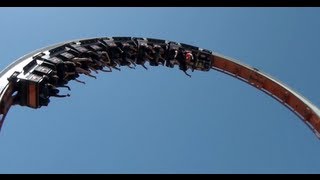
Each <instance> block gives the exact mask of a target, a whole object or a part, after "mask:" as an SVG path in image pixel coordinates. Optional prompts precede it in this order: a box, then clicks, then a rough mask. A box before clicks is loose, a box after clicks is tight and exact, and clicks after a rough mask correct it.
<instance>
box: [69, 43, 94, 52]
mask: <svg viewBox="0 0 320 180" xmlns="http://www.w3.org/2000/svg"><path fill="white" fill-rule="evenodd" d="M68 47H70V48H71V49H73V50H76V51H77V52H78V53H85V52H88V51H89V50H88V49H87V48H85V47H82V46H81V45H79V44H69V45H68Z"/></svg>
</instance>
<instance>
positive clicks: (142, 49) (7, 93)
mask: <svg viewBox="0 0 320 180" xmlns="http://www.w3.org/2000/svg"><path fill="white" fill-rule="evenodd" d="M147 62H148V63H149V65H150V66H159V65H160V66H166V67H168V68H174V67H175V66H177V67H178V68H179V69H180V70H181V71H183V72H184V73H185V74H186V75H187V76H190V75H189V74H188V73H187V71H188V70H190V71H194V70H196V71H209V70H210V69H214V70H217V71H220V72H223V73H225V74H228V75H230V76H232V77H234V78H237V79H239V80H241V81H244V82H246V83H247V84H249V85H251V86H253V87H255V88H257V89H259V90H261V91H263V92H264V93H266V94H268V95H269V96H271V97H273V98H274V99H276V100H277V101H279V102H280V103H281V104H283V105H284V106H286V107H287V108H288V109H289V110H291V111H292V112H293V113H295V114H296V115H297V116H298V117H299V118H300V119H301V120H302V121H303V122H304V123H306V124H307V126H308V127H309V128H310V129H311V130H312V131H313V132H314V133H315V134H316V136H317V137H318V138H320V110H319V109H318V108H317V107H316V106H315V105H313V104H312V103H311V102H310V101H309V100H307V99H306V98H305V97H303V96H302V95H300V94H298V93H297V92H295V91H294V90H292V89H291V88H290V87H288V86H287V85H285V84H284V83H282V82H280V81H279V80H276V79H275V78H273V77H271V76H270V75H267V74H266V73H263V72H261V71H259V70H258V69H256V68H254V67H250V66H248V65H245V64H242V63H240V62H238V61H237V60H234V59H232V58H228V57H225V56H223V55H220V54H217V53H213V52H211V51H209V50H206V49H202V48H199V47H195V46H192V45H187V44H183V43H177V42H173V41H166V40H160V39H153V38H137V37H101V38H91V39H81V40H73V41H68V42H63V43H59V44H56V45H53V46H49V47H45V48H42V49H39V50H36V51H34V52H31V53H29V54H27V55H25V56H23V57H21V58H19V59H18V60H16V61H14V62H13V63H12V64H10V65H9V66H8V67H7V68H5V69H4V70H3V71H2V72H1V73H0V130H1V127H2V125H3V123H4V120H5V117H6V115H7V113H8V111H9V109H10V107H11V106H14V105H20V106H27V107H31V108H35V109H36V108H40V107H42V106H47V105H48V104H49V102H50V97H66V96H69V94H67V95H59V90H58V88H62V87H64V88H69V87H68V86H67V84H68V82H69V81H71V80H75V81H78V82H80V83H84V82H82V81H80V80H78V79H77V78H78V77H79V75H81V74H84V75H87V76H90V77H93V78H95V76H94V75H92V72H97V71H105V72H111V71H114V70H121V69H120V67H122V66H127V67H129V68H132V69H134V67H135V66H137V65H141V66H143V67H144V68H145V69H147V67H146V66H145V63H147ZM190 77H191V76H190Z"/></svg>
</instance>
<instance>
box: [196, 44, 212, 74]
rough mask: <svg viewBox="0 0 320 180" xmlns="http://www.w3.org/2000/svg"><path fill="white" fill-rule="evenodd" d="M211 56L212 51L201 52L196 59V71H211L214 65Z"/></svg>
mask: <svg viewBox="0 0 320 180" xmlns="http://www.w3.org/2000/svg"><path fill="white" fill-rule="evenodd" d="M211 56H212V54H211V51H208V50H205V49H203V50H200V51H199V53H198V54H197V56H195V59H194V67H195V69H196V70H200V71H209V70H210V68H211V64H212V60H211Z"/></svg>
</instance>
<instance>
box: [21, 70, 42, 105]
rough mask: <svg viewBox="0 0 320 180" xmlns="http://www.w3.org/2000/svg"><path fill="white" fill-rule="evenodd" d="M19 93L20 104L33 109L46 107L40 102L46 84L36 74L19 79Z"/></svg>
mask: <svg viewBox="0 0 320 180" xmlns="http://www.w3.org/2000/svg"><path fill="white" fill-rule="evenodd" d="M18 79H19V81H18V93H19V96H20V102H19V104H20V105H21V106H28V107H31V108H35V109H36V108H40V107H41V106H42V105H46V103H43V101H40V99H41V98H40V93H41V92H40V91H41V86H43V84H44V79H43V77H41V76H38V75H35V74H29V75H27V76H26V77H22V78H18Z"/></svg>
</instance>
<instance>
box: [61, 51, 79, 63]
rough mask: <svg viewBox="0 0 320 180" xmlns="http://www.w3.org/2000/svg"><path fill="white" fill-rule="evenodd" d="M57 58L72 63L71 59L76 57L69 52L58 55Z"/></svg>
mask: <svg viewBox="0 0 320 180" xmlns="http://www.w3.org/2000/svg"><path fill="white" fill-rule="evenodd" d="M57 57H59V58H60V59H62V60H63V61H71V59H72V58H74V57H75V55H74V54H72V53H70V52H68V51H66V52H63V53H61V54H58V55H57Z"/></svg>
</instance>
